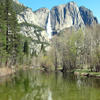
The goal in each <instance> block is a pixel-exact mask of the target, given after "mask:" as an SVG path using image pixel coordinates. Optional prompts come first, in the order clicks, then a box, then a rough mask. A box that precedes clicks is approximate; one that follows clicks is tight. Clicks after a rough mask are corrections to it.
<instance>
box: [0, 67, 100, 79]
mask: <svg viewBox="0 0 100 100" xmlns="http://www.w3.org/2000/svg"><path fill="white" fill-rule="evenodd" d="M30 69H31V70H34V69H35V70H39V71H43V72H47V73H50V72H54V73H55V71H50V70H49V71H45V69H43V68H41V67H38V68H36V67H27V66H24V67H20V68H17V69H13V68H7V67H2V68H0V78H5V77H6V76H10V75H13V74H15V73H17V72H18V71H21V70H23V71H25V70H30ZM57 72H62V71H61V69H59V70H58V71H57ZM66 73H72V74H74V75H75V76H79V77H94V78H100V72H91V70H89V69H75V70H73V71H68V72H66Z"/></svg>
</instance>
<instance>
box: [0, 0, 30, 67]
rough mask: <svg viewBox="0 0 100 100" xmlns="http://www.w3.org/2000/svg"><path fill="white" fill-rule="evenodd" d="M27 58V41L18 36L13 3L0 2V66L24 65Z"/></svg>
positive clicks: (9, 0)
mask: <svg viewBox="0 0 100 100" xmlns="http://www.w3.org/2000/svg"><path fill="white" fill-rule="evenodd" d="M28 57H29V40H28V38H26V37H25V36H23V35H21V34H20V25H19V24H18V22H17V16H16V12H15V11H14V9H13V1H12V0H3V2H0V66H9V67H11V66H12V65H14V66H16V65H20V64H26V63H28ZM25 59H26V60H25Z"/></svg>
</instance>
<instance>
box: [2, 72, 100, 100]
mask: <svg viewBox="0 0 100 100" xmlns="http://www.w3.org/2000/svg"><path fill="white" fill-rule="evenodd" d="M99 85H100V80H98V79H92V78H81V77H78V78H77V77H74V76H73V75H72V74H62V73H59V72H58V73H55V74H54V73H50V74H44V73H43V74H41V73H40V72H39V73H38V72H31V71H29V72H28V71H27V72H21V73H19V74H17V75H15V76H14V77H13V78H12V82H6V83H5V85H4V86H0V100H91V98H92V97H94V98H95V99H93V100H96V98H97V97H96V96H97V95H99V94H100V93H99V92H100V91H99V90H98V89H100V86H99ZM98 87H99V88H98ZM1 90H2V92H1ZM96 94H97V95H96ZM95 95H96V96H95ZM98 100H99V99H98Z"/></svg>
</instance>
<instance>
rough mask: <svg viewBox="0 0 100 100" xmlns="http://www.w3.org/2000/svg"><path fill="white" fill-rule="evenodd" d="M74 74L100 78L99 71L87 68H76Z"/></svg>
mask: <svg viewBox="0 0 100 100" xmlns="http://www.w3.org/2000/svg"><path fill="white" fill-rule="evenodd" d="M74 75H78V76H87V77H98V78H100V72H91V71H90V70H88V69H77V70H75V71H74Z"/></svg>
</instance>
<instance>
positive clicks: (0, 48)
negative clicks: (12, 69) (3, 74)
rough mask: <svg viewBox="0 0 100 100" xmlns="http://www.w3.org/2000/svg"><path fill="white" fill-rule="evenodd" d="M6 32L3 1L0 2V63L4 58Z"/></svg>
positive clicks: (0, 63)
mask: <svg viewBox="0 0 100 100" xmlns="http://www.w3.org/2000/svg"><path fill="white" fill-rule="evenodd" d="M5 48H6V34H5V21H4V3H3V2H0V65H2V63H3V62H4V60H5V58H6V50H5Z"/></svg>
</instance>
